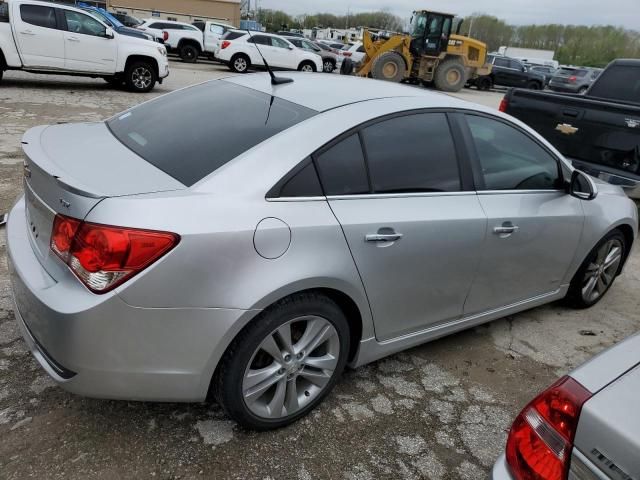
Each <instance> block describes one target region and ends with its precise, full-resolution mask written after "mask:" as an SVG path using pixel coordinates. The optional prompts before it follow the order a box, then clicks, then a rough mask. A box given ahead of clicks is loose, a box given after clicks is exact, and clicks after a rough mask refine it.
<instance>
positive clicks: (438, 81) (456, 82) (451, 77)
mask: <svg viewBox="0 0 640 480" xmlns="http://www.w3.org/2000/svg"><path fill="white" fill-rule="evenodd" d="M433 83H435V85H436V88H437V89H438V90H441V91H443V92H459V91H460V90H462V88H463V87H464V86H465V84H466V83H467V72H466V71H465V68H464V65H463V64H462V62H461V61H460V60H458V59H456V58H451V59H448V60H445V61H443V62H442V63H441V64H440V65H438V67H437V69H436V73H435V75H434V78H433Z"/></svg>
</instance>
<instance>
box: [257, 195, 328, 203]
mask: <svg viewBox="0 0 640 480" xmlns="http://www.w3.org/2000/svg"><path fill="white" fill-rule="evenodd" d="M326 199H327V197H319V196H318V197H277V198H267V199H266V200H267V202H323V201H325V200H326Z"/></svg>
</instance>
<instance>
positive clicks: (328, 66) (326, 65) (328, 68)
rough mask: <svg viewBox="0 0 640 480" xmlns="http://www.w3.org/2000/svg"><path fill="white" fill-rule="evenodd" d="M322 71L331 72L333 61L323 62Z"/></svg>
mask: <svg viewBox="0 0 640 480" xmlns="http://www.w3.org/2000/svg"><path fill="white" fill-rule="evenodd" d="M324 71H325V72H326V73H331V72H333V63H331V62H324Z"/></svg>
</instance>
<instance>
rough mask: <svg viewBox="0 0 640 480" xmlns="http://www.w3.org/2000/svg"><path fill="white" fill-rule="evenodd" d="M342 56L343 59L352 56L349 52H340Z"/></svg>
mask: <svg viewBox="0 0 640 480" xmlns="http://www.w3.org/2000/svg"><path fill="white" fill-rule="evenodd" d="M342 55H343V56H345V57H350V56H351V55H353V54H352V53H351V52H342Z"/></svg>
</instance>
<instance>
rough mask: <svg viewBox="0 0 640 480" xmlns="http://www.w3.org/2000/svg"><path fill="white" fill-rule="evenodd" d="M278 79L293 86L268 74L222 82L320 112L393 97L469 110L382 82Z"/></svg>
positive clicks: (319, 76) (300, 76)
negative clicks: (272, 79) (276, 81)
mask: <svg viewBox="0 0 640 480" xmlns="http://www.w3.org/2000/svg"><path fill="white" fill-rule="evenodd" d="M277 75H278V76H281V77H288V78H292V79H294V82H293V83H286V84H283V85H271V80H270V77H269V74H268V73H254V74H248V75H235V76H231V77H226V78H224V79H223V80H224V81H227V82H233V83H235V84H237V85H242V86H244V87H247V88H251V89H253V90H257V91H259V92H263V93H267V94H273V95H274V96H276V97H278V98H282V99H283V100H287V101H290V102H293V103H297V104H298V105H302V106H305V107H307V108H311V109H313V110H316V111H320V112H323V111H326V110H331V109H333V108H337V107H341V106H343V105H347V104H351V103H358V102H365V101H368V100H376V99H380V98H393V97H397V98H400V97H416V98H420V99H421V100H423V101H422V102H420V103H421V104H424V100H428V101H429V104H430V106H431V107H433V108H437V107H443V108H444V107H456V106H457V107H467V108H468V106H469V103H468V102H465V101H463V100H459V99H457V98H454V97H450V96H448V95H445V94H442V93H436V92H432V91H429V90H425V89H423V88H416V87H411V86H407V85H402V84H399V83H392V82H385V81H382V80H372V79H369V78H361V77H355V76H344V75H329V74H326V73H302V72H278V73H277Z"/></svg>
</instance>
